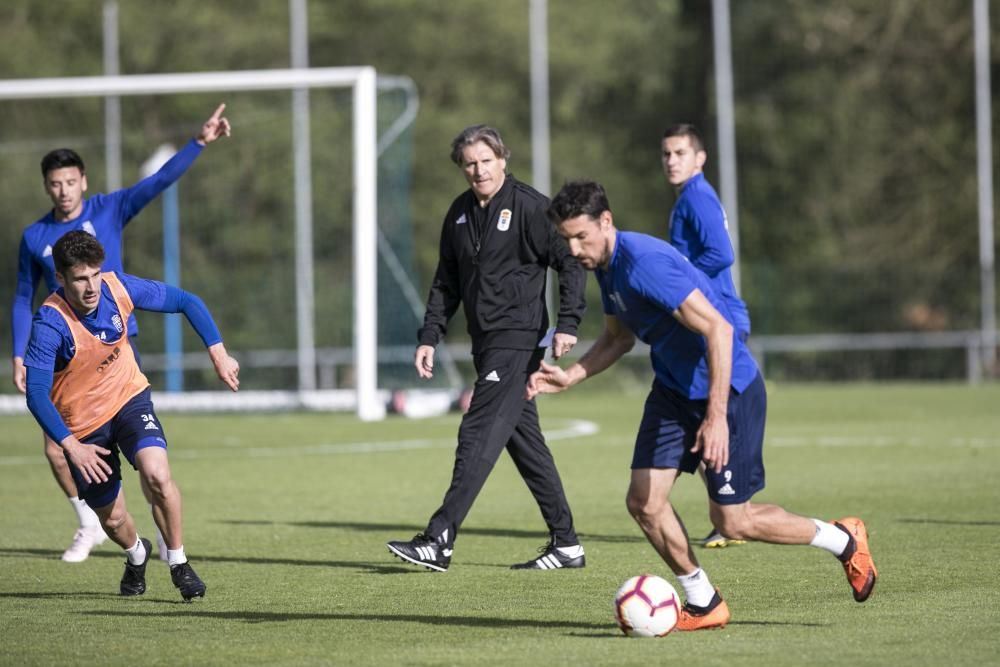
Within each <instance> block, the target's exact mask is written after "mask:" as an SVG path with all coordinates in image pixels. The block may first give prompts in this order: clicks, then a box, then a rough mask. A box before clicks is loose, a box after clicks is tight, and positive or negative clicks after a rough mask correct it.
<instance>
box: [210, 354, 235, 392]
mask: <svg viewBox="0 0 1000 667" xmlns="http://www.w3.org/2000/svg"><path fill="white" fill-rule="evenodd" d="M208 356H209V358H210V359H211V360H212V365H213V366H215V374H216V375H218V376H219V379H220V380H222V381H223V382H225V383H226V386H227V387H229V388H230V389H232V390H233V391H239V389H240V362H238V361H236V360H235V359H233V358H232V357H231V356H229V353H228V352H226V347H225V346H224V345H223V344H222V343H216V344H215V345H212V346H211V347H209V348H208Z"/></svg>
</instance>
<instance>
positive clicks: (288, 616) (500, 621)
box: [78, 607, 609, 630]
mask: <svg viewBox="0 0 1000 667" xmlns="http://www.w3.org/2000/svg"><path fill="white" fill-rule="evenodd" d="M78 613H80V614H84V615H94V616H106V615H115V614H118V615H121V616H123V617H126V616H127V617H129V618H135V617H136V616H139V617H155V616H163V617H167V618H177V617H178V616H186V617H189V618H201V619H210V620H211V619H214V620H224V621H238V622H243V623H287V622H290V621H364V622H371V623H386V622H388V623H421V624H424V625H434V626H450V627H469V628H546V629H552V630H608V629H609V625H608V624H607V623H590V622H585V621H565V620H562V621H555V620H539V619H520V618H492V617H484V616H437V615H430V614H364V613H342V614H341V613H319V612H315V613H312V612H311V613H294V612H269V611H238V610H233V611H211V610H201V609H191V608H190V607H189V608H187V609H185V610H183V611H169V612H168V611H139V612H136V611H133V610H129V611H120V612H117V611H112V612H109V611H107V610H103V609H102V610H94V611H84V612H78Z"/></svg>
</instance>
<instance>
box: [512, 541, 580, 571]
mask: <svg viewBox="0 0 1000 667" xmlns="http://www.w3.org/2000/svg"><path fill="white" fill-rule="evenodd" d="M560 549H567V550H570V551H571V553H574V555H572V556H567V555H566V554H565V553H563V552H562V551H560ZM538 551H539V553H541V554H542V555H541V556H539V557H538V558H534V559H532V560H529V561H528V562H527V563H517V564H515V565H511V566H510V569H512V570H558V569H559V568H563V567H568V568H574V567H584V566H585V565H586V564H587V559H586V558H585V557H584V555H583V547H581V546H580V545H579V544H575V545H573V546H571V547H557V546H556V543H555V540H553V541H552V542H549V543H548V544H546V545H545V546H544V547H542V548H541V549H539V550H538Z"/></svg>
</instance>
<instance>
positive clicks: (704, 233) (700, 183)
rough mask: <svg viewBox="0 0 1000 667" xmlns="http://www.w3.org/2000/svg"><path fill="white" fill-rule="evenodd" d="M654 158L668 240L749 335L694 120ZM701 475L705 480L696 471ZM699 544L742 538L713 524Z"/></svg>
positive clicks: (725, 226) (667, 136)
mask: <svg viewBox="0 0 1000 667" xmlns="http://www.w3.org/2000/svg"><path fill="white" fill-rule="evenodd" d="M661 148H662V149H663V150H662V153H661V155H660V161H661V163H662V165H663V175H664V176H666V178H667V182H668V183H670V185H672V186H673V187H674V191H675V192H676V194H677V200H676V202H675V203H674V208H673V211H671V213H670V227H669V240H670V245H672V246H673V247H675V248H677V250H679V251H680V253H681V254H682V255H684V256H685V257H687V258H688V259H689V260H690V261H691V263H692V264H693V265H694V266H695V267H697V268H698V269H700V270H701V271H702V273H704V274H705V275H707V276H708V278H709V283H710V284H711V285H712V289H713V290H715V293H716V294H718V295H719V296H721V297H722V299H723V301H724V302H725V304H726V307H727V308H728V315H729V316H731V319H730V324H732V325H733V327H734V328H735V329H736V334H737V335H738V336H739V337H740V339H741V340H742V341H743V342H746V339H747V337H748V336H749V335H750V314H749V313H748V312H747V305H746V304H745V303H744V302H743V300H742V299H741V298H740V297H739V295H738V294H737V293H736V286H735V284H734V283H733V275H732V271H731V270H730V267H731V266H732V265H733V262H735V261H736V256H735V253H734V252H733V244H732V240H731V239H730V238H729V221H728V220H727V219H726V211H725V209H724V208H723V207H722V202H721V201H719V195H717V194H716V192H715V188H713V187H712V186H711V184H710V183H709V182H708V181H707V180H706V179H705V175H704V174H703V173H702V169H703V167H704V166H705V161H706V160H707V159H708V153H707V152H706V151H705V142H704V141H703V140H702V137H701V133H699V132H698V129H697V128H696V127H695V126H694V125H688V124H680V125H674V126H672V127H670V128H667V130H666V132H664V133H663V139H662V141H661ZM700 474H701V477H702V480H705V481H706V482H707V480H706V478H705V475H704V471H702V470H700ZM701 544H702V546H704V547H706V548H709V549H713V548H717V547H725V546H729V545H735V544H744V542H743V540H727V539H726V538H725V537H723V536H722V534H721V533H720V532H719V530H718V528H717V527H713V528H712V530H711V531H710V532H709V534H708V535H707V536H706V537H705V538H703V539H702V540H701Z"/></svg>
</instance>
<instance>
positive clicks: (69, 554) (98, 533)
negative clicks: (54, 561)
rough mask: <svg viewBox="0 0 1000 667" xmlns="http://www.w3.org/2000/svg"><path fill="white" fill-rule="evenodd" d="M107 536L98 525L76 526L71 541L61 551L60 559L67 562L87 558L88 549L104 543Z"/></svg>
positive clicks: (80, 560) (76, 561) (78, 561)
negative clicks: (64, 549)
mask: <svg viewBox="0 0 1000 667" xmlns="http://www.w3.org/2000/svg"><path fill="white" fill-rule="evenodd" d="M106 539H108V536H107V535H105V534H104V530H103V529H102V528H101V527H100V526H87V527H84V528H77V529H76V532H75V533H73V543H72V544H71V545H69V549H67V550H66V551H64V552H63V555H62V559H63V560H64V561H65V562H67V563H80V562H83V561H85V560H87V556H89V555H90V550H91V549H93V548H94V547H96V546H98V545H99V544H104V541H105V540H106Z"/></svg>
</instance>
